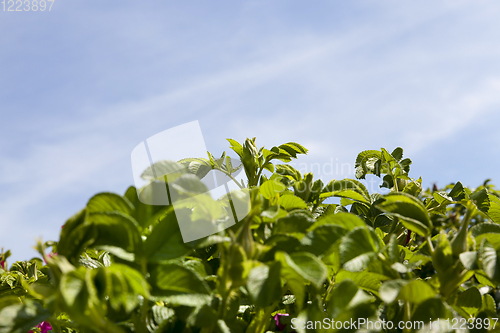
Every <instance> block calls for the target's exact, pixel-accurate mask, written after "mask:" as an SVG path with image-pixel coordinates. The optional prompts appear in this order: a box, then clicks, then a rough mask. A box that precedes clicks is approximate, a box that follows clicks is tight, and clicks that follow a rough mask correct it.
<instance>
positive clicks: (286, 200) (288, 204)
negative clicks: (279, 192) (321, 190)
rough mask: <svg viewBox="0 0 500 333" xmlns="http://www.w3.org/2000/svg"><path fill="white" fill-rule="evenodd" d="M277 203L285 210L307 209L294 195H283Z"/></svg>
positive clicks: (302, 201)
mask: <svg viewBox="0 0 500 333" xmlns="http://www.w3.org/2000/svg"><path fill="white" fill-rule="evenodd" d="M278 203H279V204H280V206H281V207H283V208H285V209H286V210H292V209H307V204H306V203H305V202H304V200H302V199H301V198H299V197H296V196H294V195H283V196H281V197H280V198H279V200H278Z"/></svg>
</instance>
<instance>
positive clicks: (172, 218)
mask: <svg viewBox="0 0 500 333" xmlns="http://www.w3.org/2000/svg"><path fill="white" fill-rule="evenodd" d="M191 251H192V249H191V248H190V247H188V246H187V245H186V244H184V241H183V239H182V235H181V231H180V229H179V224H178V222H177V218H176V215H175V212H174V210H173V209H169V210H168V212H167V213H166V214H165V215H164V216H163V217H162V218H161V219H160V221H159V222H158V224H156V225H155V226H154V227H153V230H152V232H151V234H150V235H149V236H148V238H147V239H146V241H145V242H144V254H145V257H146V258H147V260H148V261H149V262H162V261H166V260H172V259H176V258H180V257H182V256H185V255H187V254H188V253H189V252H191Z"/></svg>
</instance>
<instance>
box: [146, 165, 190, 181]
mask: <svg viewBox="0 0 500 333" xmlns="http://www.w3.org/2000/svg"><path fill="white" fill-rule="evenodd" d="M186 172H187V170H186V167H185V166H184V165H182V164H180V163H177V162H174V161H167V160H164V161H158V162H156V163H154V164H153V165H151V166H150V167H148V168H147V169H146V170H144V172H143V173H142V175H141V177H142V178H143V179H145V180H164V179H165V176H167V177H168V181H169V182H171V181H173V180H174V179H176V178H177V177H179V176H180V175H182V174H185V173H186Z"/></svg>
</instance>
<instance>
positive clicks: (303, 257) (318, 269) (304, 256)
mask: <svg viewBox="0 0 500 333" xmlns="http://www.w3.org/2000/svg"><path fill="white" fill-rule="evenodd" d="M276 260H279V261H281V262H282V264H283V265H286V266H287V267H290V268H292V269H293V270H294V271H295V272H296V273H297V274H298V275H300V276H301V277H303V278H304V279H305V280H306V281H308V282H311V283H312V284H313V285H314V286H315V287H316V288H320V287H321V286H322V285H323V282H324V281H325V279H326V277H327V269H326V266H325V264H323V262H321V260H319V259H318V257H316V256H315V255H313V254H311V253H308V252H296V253H292V254H290V255H289V254H287V253H284V252H278V253H276Z"/></svg>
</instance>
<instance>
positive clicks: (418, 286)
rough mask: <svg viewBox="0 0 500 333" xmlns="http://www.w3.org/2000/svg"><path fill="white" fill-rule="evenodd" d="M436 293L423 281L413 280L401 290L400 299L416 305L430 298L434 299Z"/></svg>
mask: <svg viewBox="0 0 500 333" xmlns="http://www.w3.org/2000/svg"><path fill="white" fill-rule="evenodd" d="M435 295H436V291H434V289H433V288H432V287H431V286H430V285H429V284H428V283H426V282H424V281H422V280H413V281H411V282H410V283H408V284H406V285H405V286H403V287H402V288H401V291H400V292H399V296H398V298H399V299H401V300H403V301H408V302H412V303H414V304H418V303H421V302H423V301H425V300H427V299H429V298H433V297H434V296H435Z"/></svg>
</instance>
